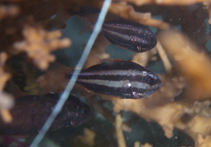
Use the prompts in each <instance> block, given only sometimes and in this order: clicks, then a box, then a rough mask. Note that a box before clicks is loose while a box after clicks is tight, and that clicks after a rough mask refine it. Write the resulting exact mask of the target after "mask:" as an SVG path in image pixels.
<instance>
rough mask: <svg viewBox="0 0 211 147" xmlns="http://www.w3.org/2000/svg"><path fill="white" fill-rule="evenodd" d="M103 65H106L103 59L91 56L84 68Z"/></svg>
mask: <svg viewBox="0 0 211 147" xmlns="http://www.w3.org/2000/svg"><path fill="white" fill-rule="evenodd" d="M101 63H104V61H103V60H102V59H100V58H99V57H98V56H96V55H92V54H90V55H89V57H88V58H87V60H86V64H85V66H84V68H89V67H91V66H94V65H98V64H101Z"/></svg>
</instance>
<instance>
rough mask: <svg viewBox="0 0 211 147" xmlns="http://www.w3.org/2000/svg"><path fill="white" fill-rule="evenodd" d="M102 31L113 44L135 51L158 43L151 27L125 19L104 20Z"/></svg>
mask: <svg viewBox="0 0 211 147" xmlns="http://www.w3.org/2000/svg"><path fill="white" fill-rule="evenodd" d="M102 32H103V34H104V35H105V37H106V38H107V39H108V40H109V41H110V42H111V43H112V44H115V45H117V46H120V47H122V48H125V49H128V50H131V51H134V52H145V51H148V50H150V49H152V48H153V47H155V45H156V44H157V38H156V36H155V34H154V33H153V32H152V31H151V30H150V29H149V27H147V26H144V25H141V24H139V23H135V22H132V21H127V20H123V19H118V20H112V21H106V22H104V24H103V27H102Z"/></svg>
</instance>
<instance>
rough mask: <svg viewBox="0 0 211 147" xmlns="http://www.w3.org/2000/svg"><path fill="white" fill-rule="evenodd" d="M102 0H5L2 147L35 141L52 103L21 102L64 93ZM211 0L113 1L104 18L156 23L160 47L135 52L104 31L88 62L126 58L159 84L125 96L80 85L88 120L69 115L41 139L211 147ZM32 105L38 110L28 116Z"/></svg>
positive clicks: (74, 145) (80, 146) (84, 144)
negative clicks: (143, 94)
mask: <svg viewBox="0 0 211 147" xmlns="http://www.w3.org/2000/svg"><path fill="white" fill-rule="evenodd" d="M103 2H104V1H102V0H77V1H76V0H70V1H66V0H62V1H58V0H52V1H48V0H47V1H46V0H39V1H26V0H9V1H8V0H3V1H2V2H0V30H1V34H0V116H1V119H0V146H4V147H5V146H14V147H15V146H20V147H25V146H30V144H31V143H32V141H33V140H34V138H35V137H36V135H37V133H39V131H40V129H41V128H42V126H43V125H44V124H43V123H42V121H43V120H46V119H47V117H48V115H49V114H50V112H51V110H53V109H54V105H55V103H54V102H51V101H49V102H47V103H46V104H45V103H43V101H38V100H37V102H38V103H39V102H40V103H39V104H37V103H36V98H35V99H34V101H31V102H29V104H28V102H26V101H25V102H22V101H21V102H19V100H20V99H21V98H22V97H23V96H26V97H27V96H28V97H29V95H35V96H37V97H39V96H43V95H45V94H49V93H50V94H57V93H62V92H63V91H64V89H65V87H66V85H67V83H68V80H69V78H67V77H66V76H65V75H66V74H67V73H71V72H73V71H74V69H75V67H76V64H77V63H78V61H79V59H80V57H81V55H82V53H83V51H84V48H85V46H86V44H87V41H88V39H89V37H90V35H91V33H92V31H93V28H94V24H95V22H96V20H97V17H98V14H99V13H100V10H101V7H102V4H103ZM210 4H211V3H210V1H208V0H207V1H204V0H183V1H176V0H160V1H158V0H157V1H154V0H122V1H119V0H113V1H112V3H111V5H110V7H109V10H108V14H107V16H106V18H105V20H106V21H113V20H117V19H120V18H123V19H127V20H129V21H131V22H136V23H140V24H143V25H146V26H149V28H150V29H151V30H152V32H153V33H155V35H156V37H157V45H156V46H155V47H153V48H152V49H150V50H149V51H146V52H143V53H137V52H133V51H130V50H128V49H123V48H122V47H121V46H117V45H115V44H112V43H111V42H109V41H108V39H106V37H105V35H104V34H103V32H102V31H101V32H100V34H99V35H98V37H97V39H96V41H95V43H94V45H93V47H92V50H91V52H90V54H89V56H88V58H87V60H86V63H85V65H84V67H83V69H87V68H89V67H91V66H93V65H96V64H101V63H102V62H106V59H121V61H122V60H124V61H129V62H134V63H137V64H139V65H141V66H143V67H146V68H147V69H150V70H151V71H152V72H154V73H155V74H157V75H158V76H159V78H160V80H161V82H162V86H161V87H160V88H159V89H158V90H157V91H155V92H154V93H152V94H151V95H149V96H147V97H145V98H142V99H125V98H121V97H117V96H112V95H102V94H98V93H91V92H88V93H87V91H86V89H85V88H84V87H83V86H80V85H77V84H76V85H75V86H74V88H73V90H72V91H71V94H72V95H74V96H76V97H77V98H78V99H80V101H81V103H86V104H87V105H88V107H89V109H90V110H89V109H88V111H90V113H91V115H90V117H89V119H87V117H85V116H84V117H82V119H81V120H80V121H81V122H80V125H78V126H75V127H73V126H70V125H69V124H70V123H71V121H70V122H68V124H65V125H63V124H62V126H60V125H58V124H56V126H55V128H56V129H55V130H52V131H49V132H48V133H47V134H46V135H45V137H44V139H43V140H42V142H41V143H40V144H39V146H42V147H45V146H52V147H53V146H55V147H67V146H68V147H69V146H71V147H96V146H102V147H103V146H107V147H108V146H109V147H117V146H118V147H126V146H127V147H130V146H134V147H139V146H140V147H188V146H191V147H211V136H210V135H211V119H210V118H211V108H210V96H211V86H210V83H211V77H210V73H211V62H210V61H211V59H210V57H211V54H210V43H211V42H210V23H211V20H210V17H211V13H210V12H211V11H210V10H211V8H210ZM93 8H94V10H95V9H96V11H97V12H95V11H93ZM83 9H85V14H84V12H83V14H81V10H83ZM120 23H121V22H120ZM76 70H77V69H76ZM90 93H91V94H90ZM43 98H44V97H43ZM56 100H58V99H56ZM29 101H30V100H29ZM18 104H19V105H18ZM41 104H42V105H41ZM22 105H24V106H23V107H21V106H22ZM25 105H26V106H25ZM27 105H28V106H29V107H27ZM36 105H37V108H36ZM32 106H33V107H32ZM70 107H72V108H73V107H74V106H73V105H72V106H70ZM30 108H31V109H30ZM48 108H49V109H48ZM13 110H15V111H16V112H17V116H16V115H15V114H16V113H13ZM41 110H42V111H41ZM62 110H64V109H62ZM65 110H66V109H65ZM18 111H20V113H18ZM29 111H30V112H32V113H33V115H34V114H39V115H38V116H36V118H35V117H32V116H30V117H28V113H27V112H29ZM71 111H72V110H71ZM73 111H74V110H73ZM43 112H46V115H44V113H43ZM24 113H25V114H24ZM65 113H66V112H65ZM68 114H69V113H68ZM68 114H67V115H68ZM29 115H31V114H29ZM65 115H66V114H65ZM73 115H74V116H75V117H78V115H80V114H73ZM16 118H18V123H19V124H18V125H17V124H16V123H14V120H16ZM29 119H31V120H29ZM66 119H67V118H64V120H66ZM28 120H29V121H28ZM60 120H61V119H60ZM56 121H59V119H58V118H56ZM74 121H75V120H72V122H74ZM8 124H9V125H8ZM33 125H35V126H36V127H37V128H38V129H34V128H33V127H32V126H33ZM6 126H9V127H11V129H8V132H4V131H3V130H4V129H3V128H4V127H6ZM20 126H30V127H23V128H21V127H20ZM19 129H20V130H22V131H23V132H24V133H25V132H26V133H25V134H24V135H23V134H21V131H17V130H19ZM34 130H36V131H34Z"/></svg>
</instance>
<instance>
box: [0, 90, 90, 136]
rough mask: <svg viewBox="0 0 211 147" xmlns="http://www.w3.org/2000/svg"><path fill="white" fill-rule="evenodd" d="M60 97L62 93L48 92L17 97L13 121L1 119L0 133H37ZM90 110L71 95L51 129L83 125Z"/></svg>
mask: <svg viewBox="0 0 211 147" xmlns="http://www.w3.org/2000/svg"><path fill="white" fill-rule="evenodd" d="M59 97H60V94H47V95H43V96H37V95H27V96H23V97H19V98H17V99H16V104H15V106H14V108H12V109H11V110H10V113H11V115H12V117H13V121H12V122H11V123H4V122H3V120H2V119H0V134H3V135H17V136H27V135H34V134H37V133H38V131H39V130H41V128H42V126H43V125H44V123H45V122H46V120H47V118H48V117H49V115H50V114H51V112H52V110H53V108H54V106H55V105H56V103H57V102H58V99H59ZM90 112H91V111H90V109H89V107H88V106H87V105H86V104H85V103H83V102H81V101H80V100H79V99H78V98H76V97H75V96H72V95H70V96H69V98H68V100H67V102H66V103H65V104H64V107H63V108H62V110H61V112H60V113H59V114H58V116H57V117H56V119H55V121H54V122H53V124H52V125H51V127H50V129H49V131H53V130H56V129H59V128H60V127H62V126H78V125H81V124H83V123H84V122H85V121H86V120H87V119H88V118H89V117H90Z"/></svg>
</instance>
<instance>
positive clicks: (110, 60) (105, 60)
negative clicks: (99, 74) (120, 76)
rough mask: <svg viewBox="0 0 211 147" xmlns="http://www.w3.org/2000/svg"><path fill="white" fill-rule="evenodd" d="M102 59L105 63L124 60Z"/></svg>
mask: <svg viewBox="0 0 211 147" xmlns="http://www.w3.org/2000/svg"><path fill="white" fill-rule="evenodd" d="M103 61H104V62H107V63H115V62H122V61H125V60H122V59H104V60H103Z"/></svg>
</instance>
